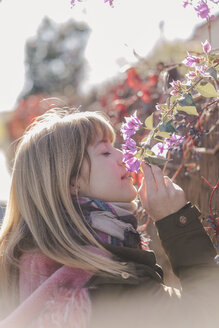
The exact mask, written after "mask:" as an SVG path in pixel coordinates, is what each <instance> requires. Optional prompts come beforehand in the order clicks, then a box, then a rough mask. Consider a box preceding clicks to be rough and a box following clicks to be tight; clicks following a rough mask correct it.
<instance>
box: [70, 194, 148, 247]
mask: <svg viewBox="0 0 219 328" xmlns="http://www.w3.org/2000/svg"><path fill="white" fill-rule="evenodd" d="M73 203H74V205H75V208H76V209H77V211H78V213H79V215H81V216H83V218H84V219H85V221H86V224H87V227H88V229H89V230H90V232H91V233H92V234H93V236H94V237H95V238H96V239H97V240H98V241H99V242H102V243H106V244H111V245H115V246H124V247H131V248H142V239H141V236H140V234H139V233H138V232H137V230H136V229H137V219H136V216H137V204H136V202H134V201H133V202H129V203H125V202H105V201H102V200H99V199H95V198H87V197H78V198H77V199H76V198H73Z"/></svg>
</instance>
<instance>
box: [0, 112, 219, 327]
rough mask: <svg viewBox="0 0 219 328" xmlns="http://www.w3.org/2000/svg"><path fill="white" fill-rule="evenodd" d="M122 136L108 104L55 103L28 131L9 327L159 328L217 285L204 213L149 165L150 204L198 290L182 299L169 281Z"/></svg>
mask: <svg viewBox="0 0 219 328" xmlns="http://www.w3.org/2000/svg"><path fill="white" fill-rule="evenodd" d="M114 139H115V134H114V132H113V129H112V127H111V125H110V124H109V122H108V121H107V119H106V118H105V117H103V116H102V115H101V114H100V113H91V112H82V113H80V112H76V111H66V110H50V111H48V112H47V113H45V114H44V115H42V116H41V117H39V118H38V120H36V122H34V123H33V124H32V126H31V127H30V128H29V129H28V131H27V132H26V134H25V135H24V136H23V138H22V139H21V140H20V142H19V145H18V148H17V152H16V156H15V161H14V168H13V173H12V184H11V191H10V198H9V202H8V205H7V210H6V215H5V218H4V222H3V226H2V229H1V238H0V253H1V272H0V284H1V297H2V300H3V305H2V312H3V320H2V321H1V324H0V327H77V328H81V327H92V328H93V327H95V328H98V327H111V326H116V327H133V325H135V326H139V327H140V325H142V324H144V323H145V322H146V323H148V324H153V325H154V326H157V327H159V325H160V324H161V321H160V316H162V318H164V317H165V319H164V320H162V321H163V322H162V326H165V327H166V326H167V327H170V326H171V325H173V326H174V324H175V320H176V318H178V317H179V316H180V315H181V314H182V311H181V310H182V308H183V309H186V310H187V309H188V308H187V301H188V300H189V299H190V298H191V299H192V302H193V300H194V299H196V301H197V297H199V299H200V300H202V299H204V297H205V296H206V294H205V291H206V290H207V291H209V290H210V289H215V282H217V277H216V276H217V275H218V267H217V266H216V264H215V262H214V257H215V255H216V252H215V250H214V248H213V246H212V244H211V242H210V239H209V238H208V236H207V235H206V233H205V231H204V229H203V227H202V225H201V223H200V221H199V219H198V216H199V215H200V212H199V211H198V209H197V208H196V207H194V206H192V205H191V204H190V203H186V199H185V194H184V192H183V190H182V189H181V188H180V187H179V186H177V185H175V184H174V183H172V181H171V180H170V179H169V178H168V177H164V176H163V174H162V171H161V170H160V169H159V168H158V167H156V166H153V165H152V166H151V167H149V166H148V165H146V164H144V163H142V168H143V171H144V181H143V184H142V186H141V187H140V190H139V195H140V198H141V202H142V206H143V207H144V209H145V210H146V211H147V213H148V214H149V215H150V216H151V217H152V218H153V220H154V221H155V224H156V226H157V228H158V232H159V235H160V238H161V241H162V242H163V246H164V249H165V250H166V252H167V254H168V256H169V259H170V261H171V264H172V267H173V270H174V271H175V273H176V274H177V275H178V276H179V277H180V279H181V282H182V284H184V285H185V290H186V288H187V289H188V290H192V293H193V292H194V295H190V294H189V293H187V294H186V296H185V298H184V299H186V300H187V301H186V302H184V301H183V302H181V300H182V299H179V292H178V293H177V295H178V296H177V295H176V297H175V296H174V295H172V296H171V295H170V294H171V293H172V294H173V291H172V290H170V289H167V288H164V286H163V272H162V269H161V268H160V267H159V266H158V265H157V264H156V260H155V256H154V254H153V252H151V251H148V252H147V251H143V250H142V247H141V237H140V235H139V234H138V232H137V231H136V228H137V225H136V209H137V206H136V203H135V202H134V199H135V198H136V196H137V191H136V189H135V187H134V186H133V185H132V179H131V178H130V177H129V175H128V173H127V171H126V169H125V167H124V164H123V157H122V152H121V151H119V150H118V149H116V148H115V147H114V146H113V142H114ZM206 272H207V275H206ZM209 280H210V281H209ZM200 284H201V285H200ZM200 286H202V287H201V289H200V288H199V287H200ZM199 289H200V290H199ZM211 295H212V296H213V291H212V294H211ZM201 302H202V301H200V302H198V303H197V302H196V303H197V304H198V306H199V305H200V304H202V303H201ZM179 304H180V306H179ZM136 306H137V309H134V308H135V307H136ZM198 306H197V308H198ZM155 309H156V311H154V310H155ZM170 309H171V310H172V311H173V312H174V314H175V316H174V317H173V316H172V315H171V316H170V317H168V315H166V312H167V311H169V310H170ZM136 310H137V311H136ZM158 313H159V316H158V315H157V314H158ZM144 315H145V318H144ZM191 319H192V318H191ZM190 321H191V320H190ZM190 321H189V322H190ZM178 326H180V323H179V322H178ZM185 327H188V325H186V326H185Z"/></svg>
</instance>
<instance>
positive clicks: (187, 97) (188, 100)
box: [178, 93, 195, 107]
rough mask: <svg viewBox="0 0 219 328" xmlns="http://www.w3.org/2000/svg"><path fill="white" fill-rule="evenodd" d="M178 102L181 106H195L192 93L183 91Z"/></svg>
mask: <svg viewBox="0 0 219 328" xmlns="http://www.w3.org/2000/svg"><path fill="white" fill-rule="evenodd" d="M178 104H179V105H180V106H181V107H187V106H195V103H194V100H193V98H192V95H191V94H190V93H185V94H184V95H183V96H182V97H181V98H180V99H179V100H178Z"/></svg>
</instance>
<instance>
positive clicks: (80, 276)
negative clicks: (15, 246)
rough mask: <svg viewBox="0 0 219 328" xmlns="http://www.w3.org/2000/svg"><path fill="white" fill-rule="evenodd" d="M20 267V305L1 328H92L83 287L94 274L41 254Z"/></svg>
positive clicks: (25, 257)
mask: <svg viewBox="0 0 219 328" xmlns="http://www.w3.org/2000/svg"><path fill="white" fill-rule="evenodd" d="M92 248H94V247H92ZM95 251H96V250H95ZM20 264H21V270H20V279H19V287H20V305H19V306H18V308H17V309H16V310H15V311H14V312H12V313H11V314H10V315H9V316H8V317H7V318H6V319H4V320H2V321H1V322H0V328H12V327H16V328H53V327H54V328H55V327H56V328H58V327H60V328H67V327H68V328H86V327H88V323H89V318H90V313H91V303H90V299H89V294H88V290H87V288H83V286H84V285H85V283H86V282H87V281H88V280H89V279H90V278H91V277H92V273H89V272H86V271H84V270H81V269H77V268H71V267H67V266H65V265H62V266H61V265H59V264H58V263H56V262H54V261H53V260H51V259H49V258H47V257H46V256H45V255H43V254H41V253H29V254H23V255H22V256H21V258H20Z"/></svg>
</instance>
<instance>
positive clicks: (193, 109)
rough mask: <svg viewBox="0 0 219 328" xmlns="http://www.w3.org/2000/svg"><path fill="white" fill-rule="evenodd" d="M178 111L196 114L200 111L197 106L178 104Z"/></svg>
mask: <svg viewBox="0 0 219 328" xmlns="http://www.w3.org/2000/svg"><path fill="white" fill-rule="evenodd" d="M176 110H177V111H182V112H185V113H187V114H188V115H195V116H198V112H197V109H196V107H195V106H179V105H178V106H177V107H176Z"/></svg>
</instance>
